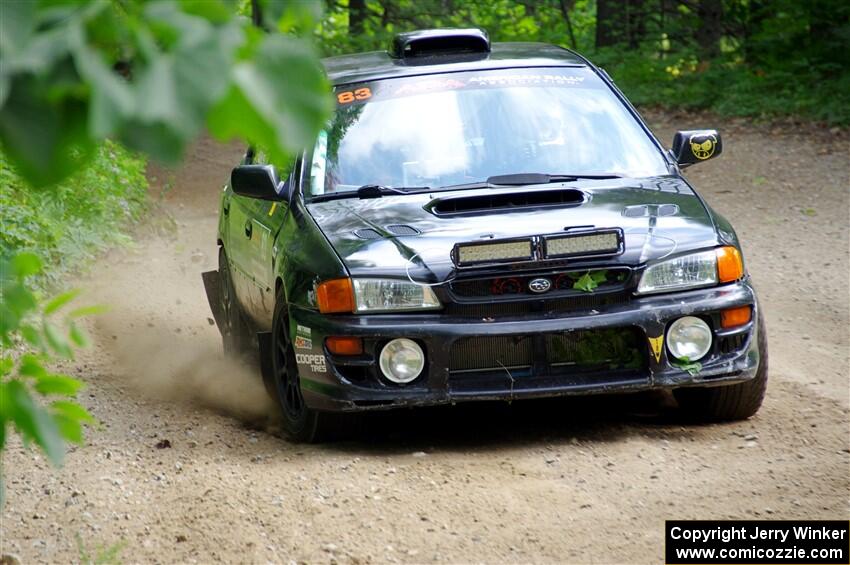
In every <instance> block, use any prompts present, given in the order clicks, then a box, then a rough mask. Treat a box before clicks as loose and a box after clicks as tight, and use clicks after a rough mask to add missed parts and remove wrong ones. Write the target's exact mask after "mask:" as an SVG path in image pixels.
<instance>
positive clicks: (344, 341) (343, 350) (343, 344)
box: [325, 336, 363, 355]
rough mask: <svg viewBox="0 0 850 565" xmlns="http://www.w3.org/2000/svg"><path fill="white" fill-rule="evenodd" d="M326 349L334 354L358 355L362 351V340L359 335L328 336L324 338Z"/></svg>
mask: <svg viewBox="0 0 850 565" xmlns="http://www.w3.org/2000/svg"><path fill="white" fill-rule="evenodd" d="M325 344H326V345H327V346H328V351H330V352H331V353H333V354H334V355H360V354H361V353H363V340H362V339H360V338H359V337H340V336H335V337H329V338H327V339H326V340H325Z"/></svg>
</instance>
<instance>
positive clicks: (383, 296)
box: [351, 279, 441, 312]
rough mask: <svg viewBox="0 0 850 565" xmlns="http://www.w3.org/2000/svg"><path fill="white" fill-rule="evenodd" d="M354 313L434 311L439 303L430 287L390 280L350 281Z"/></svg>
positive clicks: (438, 306)
mask: <svg viewBox="0 0 850 565" xmlns="http://www.w3.org/2000/svg"><path fill="white" fill-rule="evenodd" d="M351 282H352V283H353V285H354V311H355V312H389V311H404V310H435V309H438V308H440V307H441V306H440V301H439V300H438V299H437V296H436V295H435V294H434V291H433V290H431V288H430V287H427V286H422V285H418V284H415V283H412V282H409V281H400V280H392V279H351Z"/></svg>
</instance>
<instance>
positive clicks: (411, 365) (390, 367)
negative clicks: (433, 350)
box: [379, 338, 425, 385]
mask: <svg viewBox="0 0 850 565" xmlns="http://www.w3.org/2000/svg"><path fill="white" fill-rule="evenodd" d="M379 364H380V366H381V372H382V373H383V374H384V376H385V377H387V378H388V379H389V380H391V381H392V382H394V383H398V384H402V385H403V384H407V383H409V382H411V381H412V380H414V379H415V378H416V377H418V376H419V374H420V373H421V372H422V369H424V368H425V353H424V352H423V351H422V348H421V347H419V344H418V343H416V342H415V341H413V340H412V339H407V338H399V339H394V340H392V341H391V342H389V343H388V344H386V345H385V346H384V348H383V349H382V350H381V357H380V360H379Z"/></svg>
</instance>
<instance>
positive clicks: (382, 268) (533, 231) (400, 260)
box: [307, 177, 718, 281]
mask: <svg viewBox="0 0 850 565" xmlns="http://www.w3.org/2000/svg"><path fill="white" fill-rule="evenodd" d="M565 189H568V190H572V189H575V190H579V191H581V193H582V195H583V198H584V202H583V203H581V204H578V205H565V206H549V207H545V208H541V207H523V206H515V207H513V206H512V207H505V208H499V209H488V210H479V211H476V212H473V213H470V212H466V213H463V214H437V213H434V212H433V211H432V208H433V207H434V206H435V204H437V203H438V202H440V201H443V202H445V201H446V200H447V199H457V198H464V199H466V198H476V197H490V196H493V195H502V194H507V195H519V194H520V193H529V191H559V190H560V191H563V190H565ZM307 208H308V210H309V211H310V213H311V215H312V216H313V217H314V218H315V220H316V222H317V224H318V225H319V227H320V228H321V230H322V231H323V232H324V234H325V236H326V237H327V238H328V240H329V241H330V242H331V244H332V245H333V247H334V249H335V250H336V252H337V253H338V254H339V256H340V258H341V259H342V261H343V262H344V263H345V266H346V267H347V268H348V270H349V272H350V273H351V274H352V275H353V276H400V277H403V276H406V275H410V276H412V277H414V278H415V279H416V280H423V281H442V280H444V279H445V278H446V277H447V276H448V275H449V273H451V272H452V270H453V264H452V261H451V251H452V248H453V247H454V245H455V244H457V243H462V242H469V241H480V240H482V239H483V240H490V239H502V238H511V237H522V236H533V235H543V234H552V233H563V232H564V230H565V229H568V228H574V227H589V226H593V227H595V228H611V227H619V228H622V229H623V231H624V234H625V251H624V253H623V254H621V255H619V256H618V257H616V258H614V259H611V260H609V261H607V262H606V263H607V264H611V263H617V264H623V265H632V266H634V265H639V264H641V263H645V262H646V261H651V260H653V259H658V258H660V257H663V256H666V255H670V254H672V253H679V252H682V251H687V250H690V249H699V248H705V247H710V246H713V245H717V244H718V237H717V232H716V230H715V227H714V224H713V222H712V218H711V216H710V215H709V212H708V211H707V210H706V207H705V206H704V205H703V203H702V201H701V200H700V199H699V198H698V197H697V196H696V194H695V193H694V192H693V190H692V189H691V188H690V187H689V186H688V184H687V183H686V182H685V181H684V180H682V179H680V178H678V177H662V178H656V179H643V180H641V181H635V180H634V179H632V180H631V181H629V180H627V179H616V180H606V181H588V182H583V183H570V184H569V185H562V186H557V185H555V186H553V185H538V186H533V187H527V186H524V187H509V188H498V189H493V188H490V189H477V190H463V191H451V192H433V193H428V194H407V195H391V196H383V197H381V198H371V199H358V198H349V199H340V200H329V201H325V202H317V203H310V204H308V205H307ZM397 226H404V227H402V228H399V227H397Z"/></svg>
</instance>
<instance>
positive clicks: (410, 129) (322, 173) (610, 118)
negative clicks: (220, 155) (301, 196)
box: [309, 68, 668, 195]
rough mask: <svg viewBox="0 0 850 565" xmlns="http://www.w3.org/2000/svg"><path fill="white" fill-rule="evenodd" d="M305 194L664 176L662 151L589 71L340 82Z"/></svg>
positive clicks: (506, 72)
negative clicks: (508, 178) (517, 179)
mask: <svg viewBox="0 0 850 565" xmlns="http://www.w3.org/2000/svg"><path fill="white" fill-rule="evenodd" d="M335 95H336V98H337V103H338V104H337V109H336V112H335V114H334V117H333V119H332V120H331V123H330V124H329V126H328V128H327V129H326V130H325V131H323V132H322V133H321V134H320V136H319V139H318V141H317V143H316V146H315V148H314V151H313V163H312V168H311V183H310V187H309V193H310V194H311V195H320V194H328V193H334V192H341V191H353V190H357V188H358V187H360V186H363V185H370V184H375V185H381V186H385V187H433V188H436V187H442V186H450V185H455V184H465V183H471V182H478V181H483V180H485V179H487V178H488V177H491V176H494V175H506V174H515V173H548V174H565V175H605V174H617V175H622V176H628V177H646V176H655V175H663V174H666V173H667V172H668V171H667V166H666V164H665V161H664V159H663V157H662V154H661V152H660V151H659V150H658V148H657V147H656V146H655V145H654V144H653V143H652V141H651V140H650V138H649V136H648V135H647V134H646V132H645V131H644V130H643V129H642V128H641V126H640V124H639V123H638V122H637V121H636V120H635V118H634V117H633V116H632V115H631V114H630V113H629V112H628V110H627V109H626V108H625V106H624V105H623V103H622V102H620V100H619V99H617V97H616V96H615V95H614V94H613V93H612V92H611V90H610V89H609V88H608V86H607V85H606V84H605V83H604V82H602V80H601V79H599V78H598V77H597V76H596V75H595V74H594V73H593V72H592V71H591V70H590V69H587V68H525V69H501V70H488V71H474V72H464V73H451V74H443V75H436V76H435V75H431V76H420V77H412V78H396V79H385V80H379V81H373V82H369V83H362V84H356V85H345V86H342V87H338V88H337V89H336V91H335Z"/></svg>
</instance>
